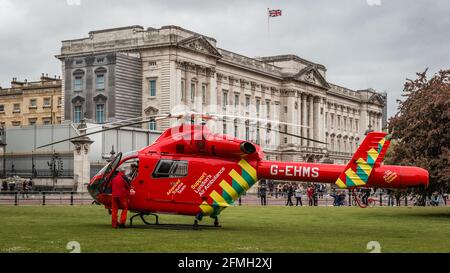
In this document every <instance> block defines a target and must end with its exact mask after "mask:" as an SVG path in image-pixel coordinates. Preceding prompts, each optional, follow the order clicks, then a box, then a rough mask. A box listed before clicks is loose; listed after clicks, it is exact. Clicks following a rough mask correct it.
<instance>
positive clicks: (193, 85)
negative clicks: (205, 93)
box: [191, 82, 195, 102]
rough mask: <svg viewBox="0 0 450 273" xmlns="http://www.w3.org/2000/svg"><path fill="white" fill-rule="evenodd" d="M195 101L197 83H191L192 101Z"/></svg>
mask: <svg viewBox="0 0 450 273" xmlns="http://www.w3.org/2000/svg"><path fill="white" fill-rule="evenodd" d="M194 99H195V83H194V82H192V83H191V101H192V102H193V101H194Z"/></svg>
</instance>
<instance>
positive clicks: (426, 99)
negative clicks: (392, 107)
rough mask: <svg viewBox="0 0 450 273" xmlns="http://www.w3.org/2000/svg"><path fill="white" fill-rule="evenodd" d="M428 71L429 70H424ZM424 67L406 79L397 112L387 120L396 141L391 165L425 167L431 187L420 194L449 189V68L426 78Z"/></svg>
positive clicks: (390, 153)
mask: <svg viewBox="0 0 450 273" xmlns="http://www.w3.org/2000/svg"><path fill="white" fill-rule="evenodd" d="M427 70H428V69H427ZM427 70H425V71H424V72H422V73H417V76H418V78H417V79H416V80H409V79H408V80H407V81H406V83H405V86H404V90H403V94H402V96H404V97H406V99H405V100H404V101H398V102H399V107H398V110H399V111H398V113H397V114H396V115H395V116H394V117H392V118H391V119H390V120H389V127H388V128H389V131H390V132H391V134H392V138H393V139H394V140H396V141H395V145H393V146H392V148H391V149H390V151H389V153H388V154H387V161H388V162H389V163H390V164H398V165H414V166H418V167H422V168H424V169H426V170H428V172H429V175H430V186H429V188H428V189H427V190H425V191H423V192H422V193H424V194H425V193H426V194H430V193H431V192H434V191H439V192H448V190H449V188H450V187H449V186H450V69H449V70H441V71H439V72H438V73H436V74H435V75H434V76H433V77H432V78H431V79H428V78H427V76H426V74H427Z"/></svg>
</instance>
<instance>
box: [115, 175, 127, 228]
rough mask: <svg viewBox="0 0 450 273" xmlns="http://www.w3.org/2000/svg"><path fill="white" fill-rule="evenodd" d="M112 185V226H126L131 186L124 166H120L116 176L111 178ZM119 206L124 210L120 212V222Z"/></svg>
mask: <svg viewBox="0 0 450 273" xmlns="http://www.w3.org/2000/svg"><path fill="white" fill-rule="evenodd" d="M111 186H112V198H111V209H112V213H111V217H112V227H113V228H117V226H119V227H120V228H124V227H125V223H126V221H127V213H128V201H129V198H130V190H131V186H130V182H129V181H128V178H127V176H126V175H125V170H124V169H123V168H122V167H119V168H118V170H117V171H116V173H115V174H114V177H113V178H112V180H111ZM119 208H121V209H122V212H121V214H120V222H119V224H118V223H117V216H118V213H119Z"/></svg>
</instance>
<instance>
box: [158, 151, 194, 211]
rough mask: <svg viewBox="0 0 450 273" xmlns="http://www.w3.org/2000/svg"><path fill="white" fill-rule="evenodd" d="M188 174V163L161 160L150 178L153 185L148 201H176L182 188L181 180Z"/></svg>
mask: <svg viewBox="0 0 450 273" xmlns="http://www.w3.org/2000/svg"><path fill="white" fill-rule="evenodd" d="M187 174H188V161H186V160H173V159H169V158H161V159H160V160H159V161H158V163H157V164H156V167H155V169H154V170H153V172H152V174H151V176H152V179H153V183H152V185H151V187H152V188H153V190H150V199H153V200H154V201H163V202H164V201H176V200H177V199H178V196H179V192H180V191H181V189H182V188H183V186H184V184H183V183H182V178H184V177H186V176H187Z"/></svg>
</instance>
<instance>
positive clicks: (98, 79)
mask: <svg viewBox="0 0 450 273" xmlns="http://www.w3.org/2000/svg"><path fill="white" fill-rule="evenodd" d="M95 89H97V90H104V89H105V75H104V74H97V75H96V76H95Z"/></svg>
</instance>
